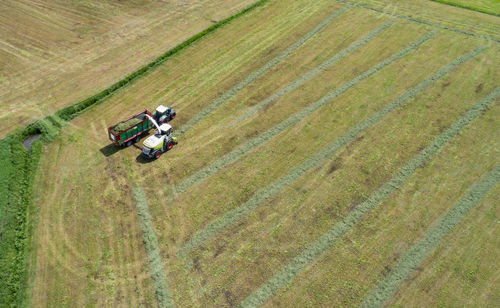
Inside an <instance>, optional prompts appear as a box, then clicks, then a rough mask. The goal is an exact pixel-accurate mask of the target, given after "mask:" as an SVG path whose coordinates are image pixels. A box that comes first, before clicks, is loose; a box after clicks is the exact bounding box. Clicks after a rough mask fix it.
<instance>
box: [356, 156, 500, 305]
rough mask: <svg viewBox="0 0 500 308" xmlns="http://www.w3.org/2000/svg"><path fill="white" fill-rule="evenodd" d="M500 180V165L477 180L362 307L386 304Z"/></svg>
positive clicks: (368, 297) (364, 301) (406, 255)
mask: <svg viewBox="0 0 500 308" xmlns="http://www.w3.org/2000/svg"><path fill="white" fill-rule="evenodd" d="M498 182H500V165H498V166H496V168H494V169H493V170H491V171H490V172H489V173H488V174H486V175H485V176H484V177H483V178H482V179H481V180H480V181H479V182H477V183H474V184H473V185H472V186H471V187H470V188H469V190H468V191H467V193H466V195H465V196H464V197H463V198H462V199H461V200H460V201H458V202H457V203H456V204H455V205H454V206H453V208H452V209H451V210H449V211H448V212H447V213H446V214H445V215H444V216H443V217H441V218H440V219H439V220H438V221H437V222H436V223H435V225H434V226H433V227H431V228H430V229H429V231H427V233H426V234H425V235H424V236H423V238H422V239H421V240H420V241H419V242H418V243H417V244H415V245H413V246H412V247H411V248H410V249H409V250H408V252H407V253H406V254H405V255H404V256H403V257H402V258H401V259H400V260H399V261H398V263H397V264H396V266H395V267H394V268H393V269H392V270H391V272H390V273H389V275H388V276H387V277H386V278H385V279H384V280H383V281H381V282H380V283H379V284H378V285H377V287H375V289H374V290H373V291H372V292H371V293H370V294H369V295H368V296H367V297H365V299H364V300H363V303H361V305H360V306H361V307H382V306H383V304H384V303H385V302H386V301H387V300H388V299H389V298H390V297H391V296H392V294H393V293H394V291H396V290H397V289H398V287H399V286H400V285H401V283H402V282H403V281H404V280H405V279H406V278H407V277H408V275H409V274H410V273H411V272H412V271H413V270H415V269H416V268H417V267H418V266H419V264H420V263H421V262H422V261H423V260H424V259H425V258H426V256H427V255H428V254H429V253H430V252H431V251H432V250H434V249H436V247H437V246H438V245H439V243H440V242H441V240H442V239H443V237H444V236H445V235H447V234H448V233H449V232H451V231H452V230H453V228H455V226H456V225H457V224H458V223H459V222H460V221H461V220H462V218H463V217H464V216H465V215H466V214H467V213H468V212H469V211H470V210H471V209H472V208H473V207H474V206H475V205H476V204H477V203H478V202H479V201H481V199H482V198H483V197H484V196H485V195H486V194H487V193H488V191H490V189H491V188H493V186H495V185H496V184H497V183H498Z"/></svg>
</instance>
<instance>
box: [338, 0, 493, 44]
mask: <svg viewBox="0 0 500 308" xmlns="http://www.w3.org/2000/svg"><path fill="white" fill-rule="evenodd" d="M337 2H341V3H346V4H350V5H353V6H356V7H360V8H364V9H367V10H371V11H375V12H378V13H382V14H384V15H388V16H392V17H396V18H400V19H406V20H408V21H412V22H416V23H419V24H423V25H427V26H431V27H434V28H438V29H443V30H447V31H452V32H456V33H460V34H465V35H468V36H473V37H477V38H482V39H485V40H488V41H493V42H497V43H500V39H497V38H494V37H491V36H487V35H483V34H477V33H472V32H469V31H465V30H460V29H456V28H452V27H448V26H443V25H440V24H435V23H432V22H428V21H425V20H421V19H417V18H413V17H408V16H404V15H399V14H396V13H392V12H387V11H384V10H382V9H377V8H374V7H371V6H368V5H365V4H361V3H356V2H352V1H348V0H337Z"/></svg>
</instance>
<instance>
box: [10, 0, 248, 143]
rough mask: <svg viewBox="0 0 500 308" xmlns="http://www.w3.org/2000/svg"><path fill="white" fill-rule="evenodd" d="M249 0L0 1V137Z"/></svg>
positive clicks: (84, 95)
mask: <svg viewBox="0 0 500 308" xmlns="http://www.w3.org/2000/svg"><path fill="white" fill-rule="evenodd" d="M251 2H252V1H249V0H235V1H217V2H213V1H212V2H211V1H204V0H200V1H190V2H189V3H187V2H185V1H151V0H133V1H94V0H83V1H69V0H56V1H47V0H37V1H26V0H21V1H17V0H16V1H10V0H9V1H2V3H1V4H0V18H1V20H2V23H1V24H0V37H1V39H0V100H1V101H2V105H1V107H0V112H1V115H0V119H1V123H2V124H0V137H5V136H6V135H7V134H8V133H11V132H12V131H13V130H14V129H15V128H20V127H24V126H25V125H27V124H29V123H31V122H34V121H35V120H37V119H40V118H43V117H45V116H47V115H49V114H52V113H54V112H55V111H56V110H58V109H61V108H62V107H65V106H68V105H70V104H73V103H75V102H76V101H78V100H82V99H85V98H87V97H88V96H91V95H93V94H94V93H96V92H98V91H99V90H102V89H104V88H106V87H108V86H109V85H111V84H112V83H113V82H114V81H116V80H117V79H121V78H123V77H124V76H125V75H127V74H129V73H131V72H132V71H134V70H135V69H137V68H138V67H140V66H142V65H144V64H146V63H148V62H150V61H151V60H153V59H154V58H155V57H157V56H158V55H160V54H161V53H162V52H164V51H165V50H167V49H169V48H171V47H173V46H174V45H176V44H179V43H180V42H182V41H183V40H185V39H187V38H188V37H190V36H192V35H193V34H195V33H197V32H200V31H201V30H203V29H204V28H206V27H207V26H209V25H211V24H213V23H215V22H217V21H219V20H221V19H223V18H225V17H227V16H229V15H231V14H234V13H235V12H237V11H238V10H241V9H242V8H244V7H245V6H247V5H249V4H250V3H251Z"/></svg>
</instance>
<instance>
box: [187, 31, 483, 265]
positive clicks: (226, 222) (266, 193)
mask: <svg viewBox="0 0 500 308" xmlns="http://www.w3.org/2000/svg"><path fill="white" fill-rule="evenodd" d="M433 34H434V33H432V32H430V33H428V34H426V35H425V36H423V37H422V38H420V39H418V40H417V41H415V42H413V43H412V44H410V45H409V46H408V47H412V48H408V47H406V48H405V49H403V50H407V52H408V51H409V50H411V49H413V48H415V47H416V46H418V45H420V44H422V43H423V42H425V41H426V40H428V39H429V38H430V37H432V35H433ZM397 54H399V52H398V53H397ZM397 54H396V55H397ZM475 54H476V53H471V54H469V55H467V57H468V58H470V57H472V56H474V55H475ZM465 60H466V59H465V58H463V59H462V58H459V59H457V60H455V61H454V62H452V63H451V64H449V65H448V66H449V68H447V67H445V68H443V69H442V70H440V71H439V72H438V73H441V76H442V75H444V74H446V72H445V71H444V70H445V69H447V71H450V70H452V69H453V68H454V67H456V66H457V65H459V64H460V63H462V62H463V61H465ZM384 62H385V61H383V62H382V63H384ZM375 67H377V66H375ZM374 71H376V70H374ZM368 72H369V71H368ZM438 73H436V74H438ZM357 78H359V77H357ZM357 78H355V80H356V79H357ZM436 79H437V78H436V77H434V76H432V77H430V78H429V79H427V80H426V81H424V82H422V83H421V84H419V85H418V86H417V87H415V88H413V89H412V90H413V91H412V90H410V91H408V92H407V93H405V94H404V95H403V96H402V97H401V98H400V99H398V100H396V101H394V102H392V103H390V104H388V105H387V106H386V107H384V108H383V109H382V110H381V111H379V112H377V113H376V114H375V115H373V116H371V117H370V118H368V119H366V120H365V121H363V122H361V123H360V124H358V125H357V126H356V127H355V128H353V129H352V130H350V131H349V132H348V133H347V134H345V135H343V136H342V137H339V138H337V139H335V140H334V141H333V142H332V143H330V144H329V145H327V146H326V147H324V148H323V149H322V150H320V151H319V152H317V153H316V154H315V155H314V156H311V157H309V158H308V159H307V160H306V161H304V162H303V163H302V164H300V165H298V166H296V167H294V168H292V169H291V170H290V171H289V172H288V173H287V174H286V175H284V176H283V177H281V178H280V179H278V180H276V181H274V182H273V183H271V184H269V185H268V186H267V187H265V188H263V189H260V190H259V191H257V192H256V193H255V194H254V195H253V196H252V197H251V198H250V199H248V201H246V202H245V203H243V204H241V205H240V206H238V207H237V208H235V209H233V210H231V211H230V212H228V213H226V214H225V215H223V216H221V217H219V218H217V219H215V220H213V221H211V222H209V223H208V224H207V225H206V226H205V227H204V228H203V229H201V230H199V231H198V232H196V234H195V235H194V236H193V237H192V238H191V239H190V240H188V241H187V242H186V244H185V245H184V246H183V247H182V248H181V249H180V250H179V252H178V254H179V255H180V256H183V255H186V254H187V253H188V252H189V251H191V250H193V249H194V248H196V247H198V246H200V245H202V244H203V243H204V242H205V241H207V240H210V239H211V238H213V237H215V236H216V235H217V234H218V233H220V232H221V231H222V230H224V229H225V228H227V227H228V226H230V225H232V224H234V223H235V222H237V221H238V220H239V219H241V218H242V217H244V216H246V215H247V214H248V213H249V212H250V211H252V210H253V209H255V208H256V207H258V206H259V205H260V204H261V203H262V202H264V201H265V200H267V199H269V198H270V197H272V196H273V195H275V194H277V193H278V192H280V191H281V190H282V189H283V188H285V187H286V186H288V185H290V184H291V183H292V182H294V181H295V180H297V179H298V178H299V177H300V176H302V174H304V173H305V172H307V171H309V170H311V169H312V168H314V167H316V166H317V165H318V164H320V163H321V162H322V161H323V160H324V159H326V158H328V157H330V156H331V155H333V154H334V153H335V152H336V151H338V150H339V149H340V148H341V147H343V146H345V145H346V144H348V143H349V142H351V141H353V140H354V139H355V138H356V136H357V135H358V134H360V133H361V132H363V131H364V130H366V129H367V128H369V127H371V126H373V125H374V124H375V123H376V122H378V121H379V120H380V119H381V118H382V117H384V116H385V115H386V114H388V113H389V112H391V111H392V110H394V109H395V108H397V107H398V106H400V105H401V104H403V103H405V102H406V101H408V100H410V99H411V98H413V97H414V96H415V95H416V94H417V93H419V92H420V91H422V90H423V89H424V88H425V87H427V86H428V85H429V84H431V83H433V82H434V81H435V80H436ZM360 80H361V79H360ZM348 84H349V83H348ZM327 96H328V95H327ZM306 108H307V107H306ZM301 118H302V117H301Z"/></svg>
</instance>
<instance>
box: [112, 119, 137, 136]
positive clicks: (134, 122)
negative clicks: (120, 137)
mask: <svg viewBox="0 0 500 308" xmlns="http://www.w3.org/2000/svg"><path fill="white" fill-rule="evenodd" d="M140 122H141V120H139V119H137V118H132V119H130V120H127V121H124V122H120V123H118V124H116V125H115V126H114V127H113V128H112V129H111V131H112V132H113V133H114V134H117V133H119V132H121V131H124V130H126V129H127V128H129V127H131V126H134V125H137V124H138V123H140Z"/></svg>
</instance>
